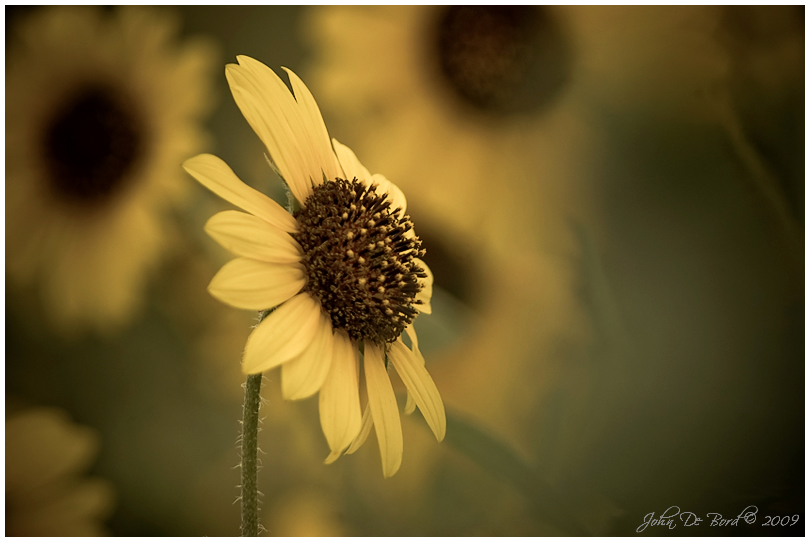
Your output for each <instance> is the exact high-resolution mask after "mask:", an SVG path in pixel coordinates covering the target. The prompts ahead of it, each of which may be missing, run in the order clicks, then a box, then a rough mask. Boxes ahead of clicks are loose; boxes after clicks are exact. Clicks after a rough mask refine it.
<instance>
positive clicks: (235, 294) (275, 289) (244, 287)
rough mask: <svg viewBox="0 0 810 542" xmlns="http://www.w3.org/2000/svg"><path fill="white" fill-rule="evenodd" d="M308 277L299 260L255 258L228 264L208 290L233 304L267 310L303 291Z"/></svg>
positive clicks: (213, 280) (240, 259)
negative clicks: (273, 260)
mask: <svg viewBox="0 0 810 542" xmlns="http://www.w3.org/2000/svg"><path fill="white" fill-rule="evenodd" d="M306 282H307V279H306V275H305V274H304V268H303V266H302V265H301V264H299V263H293V264H272V263H267V262H262V261H259V260H254V259H252V258H236V259H235V260H231V261H230V262H228V263H226V264H225V265H224V266H223V267H222V269H220V270H219V272H218V273H217V274H216V275H215V276H214V278H213V279H211V284H209V285H208V291H209V292H210V293H211V295H213V296H214V297H216V298H217V299H219V300H220V301H222V302H223V303H227V304H228V305H231V306H232V307H236V308H239V309H251V310H264V309H271V308H273V307H275V306H276V305H279V304H281V303H284V302H285V301H287V300H288V299H290V298H291V297H292V296H294V295H295V294H297V293H298V292H300V291H301V288H303V287H304V285H305V284H306Z"/></svg>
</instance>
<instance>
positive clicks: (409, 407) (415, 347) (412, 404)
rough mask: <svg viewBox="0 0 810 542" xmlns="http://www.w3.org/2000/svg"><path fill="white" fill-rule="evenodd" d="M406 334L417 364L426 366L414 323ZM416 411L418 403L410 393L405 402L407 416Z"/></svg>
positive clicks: (407, 329) (406, 329)
mask: <svg viewBox="0 0 810 542" xmlns="http://www.w3.org/2000/svg"><path fill="white" fill-rule="evenodd" d="M405 333H407V335H408V337H409V338H410V339H411V352H413V355H414V358H415V359H416V362H417V363H419V364H420V365H421V366H423V367H424V366H425V357H424V356H423V355H422V352H420V351H419V339H417V337H416V330H415V329H414V328H413V323H411V324H410V325H408V327H406V328H405ZM414 410H416V401H414V400H413V394H412V393H411V392H408V398H407V400H406V401H405V411H404V412H405V414H413V411H414Z"/></svg>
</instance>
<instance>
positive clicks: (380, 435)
mask: <svg viewBox="0 0 810 542" xmlns="http://www.w3.org/2000/svg"><path fill="white" fill-rule="evenodd" d="M383 356H384V353H383V351H382V350H381V349H380V348H379V347H377V346H376V345H375V344H373V343H371V342H367V343H365V357H364V359H365V374H366V390H367V391H368V405H369V408H371V417H372V418H373V419H374V428H375V429H376V431H377V442H378V443H379V445H380V456H382V467H383V476H384V477H386V478H388V477H390V476H393V475H394V474H396V472H397V471H398V470H399V467H400V465H401V464H402V424H401V422H400V420H399V410H398V408H397V399H396V397H395V396H394V388H393V387H392V386H391V381H390V380H389V379H388V372H387V371H386V370H385V363H384V361H383Z"/></svg>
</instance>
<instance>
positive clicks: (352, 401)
mask: <svg viewBox="0 0 810 542" xmlns="http://www.w3.org/2000/svg"><path fill="white" fill-rule="evenodd" d="M333 346H334V354H333V357H332V368H331V369H330V370H329V376H327V377H326V382H324V384H323V387H322V388H321V393H320V394H319V396H318V409H319V411H320V415H321V428H322V429H323V434H324V436H326V442H328V443H329V449H330V450H331V451H332V453H330V454H329V457H332V454H335V453H336V454H337V455H336V456H335V459H337V457H338V456H340V454H341V452H343V450H345V449H346V447H347V446H349V444H351V443H352V441H353V440H354V438H355V437H356V436H357V434H358V433H359V432H360V425H361V414H360V390H359V383H358V378H357V366H358V363H359V359H358V353H357V346H356V345H354V344H353V343H352V341H351V340H350V339H349V336H348V335H347V334H346V332H344V331H337V332H336V333H335V336H334V345H333ZM327 459H328V458H327Z"/></svg>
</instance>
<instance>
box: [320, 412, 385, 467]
mask: <svg viewBox="0 0 810 542" xmlns="http://www.w3.org/2000/svg"><path fill="white" fill-rule="evenodd" d="M373 426H374V418H372V417H371V408H370V407H369V406H368V404H366V408H365V409H364V410H363V419H362V420H361V422H360V432H359V433H357V436H356V437H354V440H353V441H352V443H351V445H349V448H348V449H347V450H346V454H347V455H348V454H353V453H354V452H356V451H357V450H359V449H360V446H362V445H363V443H364V442H365V441H366V439H367V438H368V435H369V434H370V433H371V428H372V427H373ZM330 457H331V455H330ZM327 459H328V458H327Z"/></svg>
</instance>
